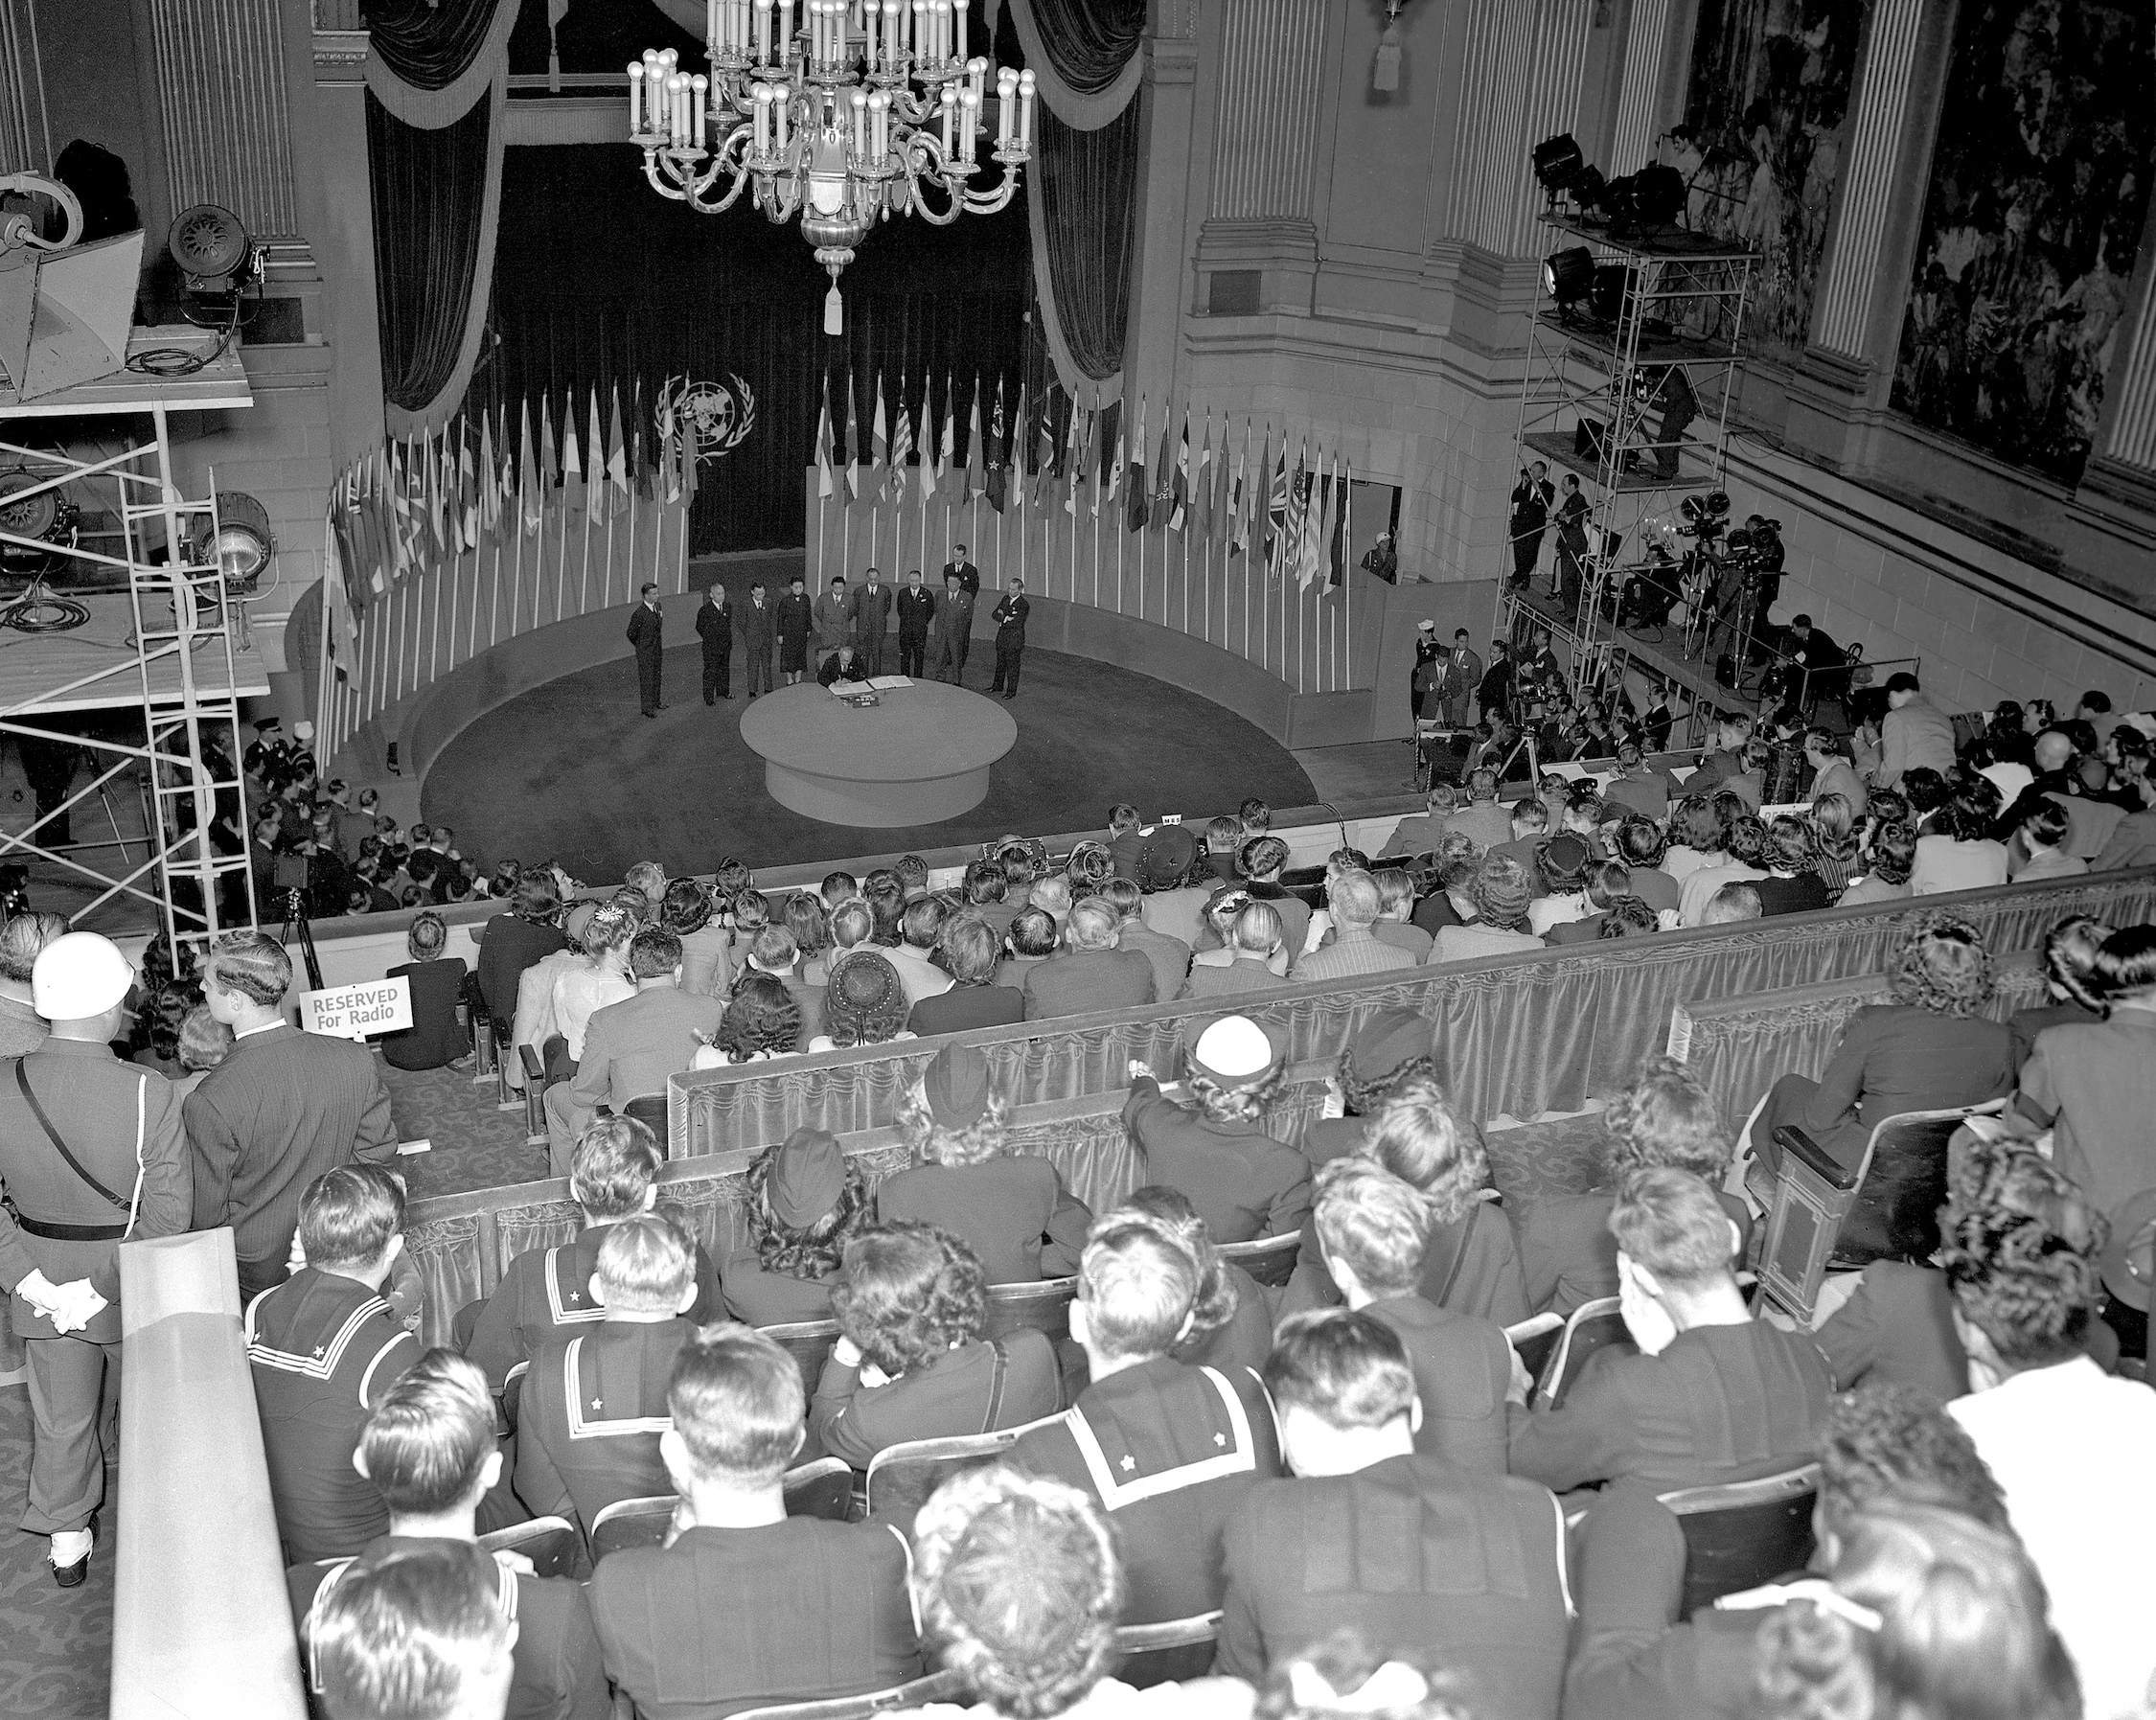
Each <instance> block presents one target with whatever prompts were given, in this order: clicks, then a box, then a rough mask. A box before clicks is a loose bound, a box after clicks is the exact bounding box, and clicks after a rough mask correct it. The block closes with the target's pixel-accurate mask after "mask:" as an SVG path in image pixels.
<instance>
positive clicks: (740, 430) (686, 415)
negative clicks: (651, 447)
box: [653, 374, 756, 462]
mask: <svg viewBox="0 0 2156 1720" xmlns="http://www.w3.org/2000/svg"><path fill="white" fill-rule="evenodd" d="M653 416H654V420H655V421H656V423H657V424H658V430H659V435H660V436H661V438H663V439H664V441H665V442H666V445H667V447H668V448H669V449H670V450H671V449H672V448H673V447H674V442H675V438H676V437H677V436H688V437H690V438H691V439H692V440H691V442H690V444H689V447H690V449H691V451H692V452H693V453H694V454H695V455H696V457H697V459H698V460H699V461H700V462H701V461H705V460H717V459H719V458H721V457H722V456H723V455H726V454H730V453H732V452H733V451H734V449H735V448H737V447H740V446H741V445H742V444H743V443H744V442H745V441H746V440H747V437H748V433H749V431H751V430H753V429H754V428H755V427H756V395H755V392H754V391H753V390H752V389H751V388H750V387H749V386H748V384H747V383H746V382H745V381H743V380H742V378H740V377H738V376H733V375H730V374H729V375H728V376H726V377H725V378H722V380H720V381H716V382H692V381H691V380H690V379H689V378H687V377H679V378H674V379H672V380H670V381H668V383H667V385H666V386H665V387H664V388H663V389H661V390H660V392H659V401H658V407H657V410H656V411H655V412H654V415H653Z"/></svg>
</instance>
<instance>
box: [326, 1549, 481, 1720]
mask: <svg viewBox="0 0 2156 1720" xmlns="http://www.w3.org/2000/svg"><path fill="white" fill-rule="evenodd" d="M517 1629H518V1627H517V1620H516V1581H515V1579H514V1578H513V1577H512V1575H511V1574H510V1572H508V1571H505V1570H504V1569H503V1568H502V1567H501V1566H500V1565H498V1564H497V1563H495V1562H494V1561H493V1559H490V1558H489V1557H488V1556H487V1555H486V1554H485V1553H483V1552H481V1551H480V1550H479V1549H478V1548H476V1547H441V1546H436V1547H429V1548H425V1549H424V1550H422V1551H418V1552H409V1553H405V1554H403V1555H402V1556H401V1557H398V1558H394V1559H389V1560H385V1561H384V1562H383V1563H381V1564H379V1565H376V1566H373V1567H371V1568H370V1569H368V1570H365V1571H359V1572H357V1573H356V1575H354V1576H352V1577H351V1578H350V1579H348V1580H347V1581H344V1582H341V1583H339V1584H337V1585H336V1587H335V1588H334V1589H333V1590H332V1591H331V1592H330V1594H327V1595H325V1596H324V1597H323V1601H322V1605H321V1607H320V1609H319V1610H318V1612H317V1614H316V1617H315V1622H314V1630H313V1633H312V1634H313V1642H314V1650H313V1653H312V1655H311V1656H310V1663H309V1668H310V1672H311V1674H312V1680H313V1686H314V1688H315V1689H316V1690H318V1691H319V1692H320V1693H321V1704H322V1707H321V1711H322V1712H323V1713H324V1714H326V1715H327V1716H328V1720H379V1716H380V1715H382V1714H384V1713H388V1712H391V1711H393V1710H392V1709H390V1708H389V1707H388V1706H387V1705H388V1702H389V1701H391V1700H395V1698H394V1697H393V1696H392V1695H391V1693H392V1692H395V1693H400V1694H401V1693H402V1692H405V1691H421V1690H424V1692H425V1693H426V1707H425V1709H424V1712H425V1713H427V1714H430V1715H443V1716H448V1717H451V1720H498V1716H500V1715H501V1714H502V1713H503V1712H504V1711H505V1709H506V1708H507V1705H508V1702H509V1696H510V1691H511V1688H512V1687H513V1686H514V1683H515V1679H516V1655H515V1650H516V1638H517ZM394 1711H397V1712H401V1713H407V1714H409V1713H416V1712H420V1711H422V1710H420V1709H416V1708H414V1707H412V1706H410V1705H408V1704H406V1703H404V1702H401V1701H398V1702H397V1707H396V1709H395V1710H394ZM519 1712H520V1713H521V1712H522V1710H519Z"/></svg>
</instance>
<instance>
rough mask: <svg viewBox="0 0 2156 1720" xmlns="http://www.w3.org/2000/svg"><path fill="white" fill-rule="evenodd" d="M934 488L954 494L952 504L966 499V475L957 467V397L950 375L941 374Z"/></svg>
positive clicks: (947, 372) (946, 372)
mask: <svg viewBox="0 0 2156 1720" xmlns="http://www.w3.org/2000/svg"><path fill="white" fill-rule="evenodd" d="M936 486H937V488H938V489H944V488H948V489H950V490H951V491H952V492H954V493H953V494H952V497H951V499H952V501H954V502H960V501H964V500H965V499H966V474H965V472H964V470H961V469H960V467H959V465H958V395H957V391H956V389H954V388H953V387H952V381H951V373H950V372H949V371H945V372H944V373H943V443H942V446H941V447H939V448H938V449H937V452H936Z"/></svg>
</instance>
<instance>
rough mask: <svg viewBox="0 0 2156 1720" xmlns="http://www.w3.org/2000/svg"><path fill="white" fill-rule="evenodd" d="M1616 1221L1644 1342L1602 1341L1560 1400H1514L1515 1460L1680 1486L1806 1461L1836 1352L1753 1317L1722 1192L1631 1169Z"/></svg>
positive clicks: (1628, 1298) (1550, 1473)
mask: <svg viewBox="0 0 2156 1720" xmlns="http://www.w3.org/2000/svg"><path fill="white" fill-rule="evenodd" d="M1610 1232H1611V1234H1612V1235H1614V1236H1615V1237H1616V1238H1617V1282H1618V1286H1619V1289H1618V1294H1619V1296H1622V1297H1623V1301H1624V1318H1625V1324H1626V1325H1627V1326H1628V1327H1630V1328H1631V1331H1632V1335H1633V1338H1634V1339H1635V1341H1636V1342H1638V1344H1639V1349H1640V1353H1639V1354H1635V1355H1620V1354H1618V1353H1617V1351H1616V1350H1615V1349H1610V1350H1604V1351H1602V1352H1600V1353H1599V1354H1597V1355H1595V1356H1594V1358H1592V1359H1591V1360H1590V1361H1589V1363H1588V1365H1587V1366H1586V1367H1585V1368H1584V1369H1582V1370H1581V1373H1580V1376H1579V1378H1578V1379H1577V1380H1575V1381H1574V1382H1573V1383H1572V1384H1571V1387H1570V1388H1569V1390H1568V1391H1567V1393H1566V1396H1565V1401H1564V1403H1563V1404H1562V1405H1560V1406H1559V1407H1558V1408H1556V1409H1554V1410H1531V1411H1530V1410H1523V1409H1515V1410H1513V1411H1512V1416H1511V1423H1512V1431H1511V1446H1512V1473H1513V1474H1514V1475H1524V1476H1531V1477H1532V1478H1533V1479H1536V1480H1538V1481H1541V1482H1542V1483H1544V1484H1545V1485H1546V1486H1548V1487H1553V1488H1555V1489H1557V1490H1558V1491H1559V1492H1563V1491H1564V1490H1566V1489H1567V1488H1571V1487H1581V1486H1586V1485H1589V1484H1591V1483H1593V1482H1596V1481H1610V1480H1617V1479H1620V1478H1623V1477H1626V1476H1638V1477H1640V1478H1641V1479H1645V1480H1647V1481H1650V1482H1652V1483H1653V1484H1654V1485H1655V1486H1656V1487H1658V1488H1673V1487H1699V1486H1705V1485H1707V1484H1709V1483H1710V1482H1715V1481H1742V1480H1750V1479H1755V1478H1756V1477H1759V1476H1767V1475H1776V1474H1778V1473H1779V1472H1781V1471H1782V1470H1785V1469H1794V1468H1796V1467H1797V1466H1798V1465H1799V1464H1800V1463H1804V1462H1808V1461H1809V1460H1810V1459H1811V1457H1812V1455H1813V1453H1814V1452H1815V1451H1816V1450H1817V1448H1818V1441H1819V1429H1820V1427H1821V1425H1822V1424H1823V1422H1824V1420H1825V1416H1826V1402H1827V1399H1828V1397H1829V1396H1830V1395H1831V1394H1832V1392H1833V1381H1832V1378H1831V1376H1830V1375H1829V1373H1828V1370H1827V1366H1826V1361H1825V1359H1824V1358H1823V1356H1821V1354H1820V1353H1819V1346H1818V1345H1817V1344H1816V1343H1814V1342H1812V1336H1811V1334H1810V1333H1809V1332H1784V1331H1782V1330H1781V1329H1780V1328H1779V1327H1778V1326H1772V1325H1769V1324H1767V1323H1766V1322H1765V1321H1763V1320H1755V1319H1753V1318H1752V1314H1751V1311H1750V1310H1749V1309H1748V1308H1747V1307H1746V1306H1745V1303H1744V1293H1743V1292H1742V1291H1740V1290H1739V1289H1738V1288H1737V1283H1736V1278H1735V1276H1734V1275H1733V1271H1732V1257H1733V1255H1734V1253H1735V1250H1736V1246H1737V1227H1736V1225H1735V1223H1734V1221H1732V1219H1731V1217H1730V1215H1729V1214H1728V1213H1726V1212H1725V1211H1723V1210H1722V1205H1721V1203H1720V1202H1719V1201H1717V1200H1716V1199H1715V1198H1714V1191H1713V1190H1712V1189H1711V1188H1709V1187H1708V1185H1707V1184H1706V1183H1705V1182H1703V1181H1701V1180H1700V1179H1699V1178H1697V1177H1695V1176H1692V1175H1691V1174H1690V1173H1689V1172H1686V1171H1678V1170H1664V1169H1648V1170H1637V1171H1633V1172H1632V1173H1630V1174H1629V1175H1628V1176H1627V1177H1626V1178H1625V1179H1624V1181H1623V1182H1622V1183H1621V1184H1619V1186H1618V1189H1617V1204H1616V1205H1615V1206H1614V1207H1613V1208H1612V1209H1611V1212H1610Z"/></svg>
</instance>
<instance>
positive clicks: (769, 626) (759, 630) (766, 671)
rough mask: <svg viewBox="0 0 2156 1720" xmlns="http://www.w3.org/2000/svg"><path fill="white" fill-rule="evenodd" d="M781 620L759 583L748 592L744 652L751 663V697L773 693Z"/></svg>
mask: <svg viewBox="0 0 2156 1720" xmlns="http://www.w3.org/2000/svg"><path fill="white" fill-rule="evenodd" d="M777 621H778V618H777V616H776V615H775V614H774V613H773V612H772V609H771V600H770V599H769V598H768V597H767V596H766V595H765V593H764V582H763V581H762V580H758V581H757V582H756V583H755V584H754V585H751V586H749V588H748V608H745V609H744V610H742V612H741V644H742V652H743V654H744V655H745V656H746V657H747V659H748V696H749V698H751V699H754V698H755V697H756V695H757V694H759V693H768V692H769V691H770V690H771V646H772V644H773V643H774V642H775V641H776V639H777V637H778V633H777Z"/></svg>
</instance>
